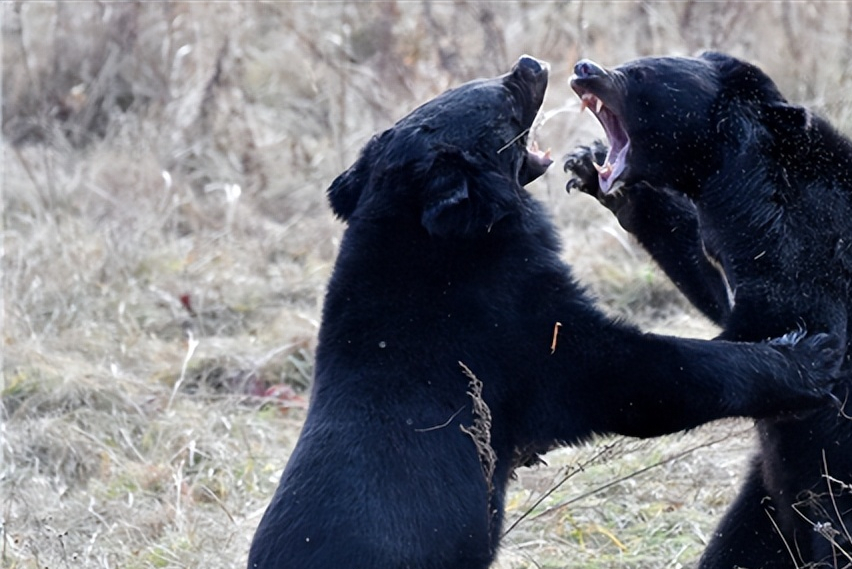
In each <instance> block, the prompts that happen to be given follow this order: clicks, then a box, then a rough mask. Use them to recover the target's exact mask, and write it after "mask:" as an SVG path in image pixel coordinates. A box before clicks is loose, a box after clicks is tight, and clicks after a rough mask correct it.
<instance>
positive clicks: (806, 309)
mask: <svg viewBox="0 0 852 569" xmlns="http://www.w3.org/2000/svg"><path fill="white" fill-rule="evenodd" d="M572 85H573V86H574V89H575V90H576V91H577V93H578V94H579V95H580V96H586V97H588V96H589V95H594V96H597V97H598V98H600V100H601V101H602V102H603V104H604V106H605V107H607V108H610V109H611V110H612V112H613V113H614V114H615V115H616V117H617V119H618V121H619V122H620V124H621V126H622V127H623V129H624V131H625V132H626V134H627V135H628V137H629V139H630V147H629V151H628V154H627V158H626V166H625V168H624V170H623V171H622V173H621V175H620V176H618V179H617V180H611V179H610V180H608V185H609V186H610V187H611V188H615V190H614V191H610V192H608V193H603V192H601V189H600V188H601V186H600V184H599V177H598V173H597V172H596V171H595V169H594V168H593V166H592V161H593V160H594V161H595V162H597V163H598V164H601V163H602V162H603V159H604V156H605V155H606V152H607V149H606V148H605V147H604V146H602V145H601V144H600V143H596V144H594V145H593V146H591V147H582V148H579V149H578V150H576V151H575V152H574V153H572V154H571V155H570V156H569V157H568V159H567V160H566V164H565V167H566V170H572V171H573V173H574V175H575V178H574V179H573V180H572V181H571V182H569V189H571V188H574V187H576V188H579V189H581V190H582V191H584V192H587V193H590V194H592V195H595V196H596V197H598V198H599V199H600V200H601V201H602V203H604V205H606V206H607V207H609V208H610V209H611V210H612V211H613V212H614V213H615V214H616V216H617V217H618V219H619V222H620V223H621V225H622V226H623V227H624V228H625V229H626V230H627V231H629V232H631V233H633V234H634V235H635V236H636V237H637V238H638V240H639V241H640V242H641V243H642V245H643V246H644V247H645V248H646V249H647V250H648V251H649V252H650V253H651V254H652V256H653V257H654V258H655V259H656V261H657V262H658V263H659V264H660V265H661V267H662V268H663V269H664V270H665V271H666V273H668V275H669V276H670V277H671V278H672V280H673V281H674V282H675V283H676V284H677V285H678V286H679V287H680V289H681V290H682V291H683V292H684V293H685V295H686V296H687V297H688V298H689V299H690V300H691V301H692V302H693V303H694V304H695V305H696V306H697V307H698V308H699V309H701V310H702V311H703V312H704V313H705V314H707V315H708V316H709V317H710V318H711V319H713V320H714V321H716V322H717V323H719V324H720V325H721V326H723V327H724V333H723V334H722V335H721V338H723V339H727V340H736V341H755V340H759V339H761V338H767V337H770V336H774V335H777V334H779V333H783V331H784V330H788V329H789V327H790V326H795V325H797V324H798V325H800V326H803V327H804V328H806V329H808V330H812V331H818V330H824V331H829V332H831V333H833V334H836V335H838V336H839V337H842V338H847V341H848V340H849V339H852V338H850V334H849V330H848V329H847V328H848V318H849V315H848V311H849V308H850V307H852V297H850V276H852V273H850V270H852V262H850V261H852V203H850V202H852V144H850V141H849V140H848V139H846V138H844V137H843V136H842V135H840V134H839V133H838V132H837V131H835V129H834V128H832V127H831V125H829V124H828V123H827V122H826V121H825V120H823V119H821V118H820V117H818V116H815V115H813V114H811V113H810V112H809V111H808V110H807V109H805V108H802V107H798V106H795V105H792V104H790V103H789V102H787V101H786V100H785V99H784V97H783V96H782V95H781V94H780V93H779V91H778V89H777V88H776V86H775V84H774V83H773V82H772V80H771V79H770V78H769V77H767V76H766V75H765V74H764V73H763V72H762V71H761V70H760V69H758V68H757V67H755V66H754V65H751V64H749V63H746V62H743V61H740V60H737V59H735V58H732V57H730V56H727V55H723V54H719V53H706V54H703V55H702V56H701V57H699V58H644V59H639V60H636V61H633V62H629V63H626V64H624V65H622V66H619V67H617V68H615V69H611V70H606V69H603V68H602V67H600V66H598V65H596V64H594V63H592V62H589V61H584V62H580V63H578V64H577V66H576V67H575V76H574V78H573V79H572ZM592 102H593V103H594V102H595V101H592ZM610 128H613V127H610ZM613 130H616V131H617V130H618V129H617V128H613ZM718 267H721V268H722V271H720V270H717V268H718ZM848 358H849V352H848V345H847V356H846V359H847V362H848ZM843 367H844V370H845V371H844V375H849V373H850V369H849V368H850V365H849V364H848V363H846V364H844V366H843ZM849 396H850V392H849V386H848V383H846V384H845V385H843V384H841V385H839V386H838V387H837V388H836V397H837V398H838V400H840V401H842V402H845V401H846V400H847V398H849ZM846 409H847V411H846V413H847V414H852V411H850V409H852V405H850V406H847V407H846ZM758 431H759V433H760V440H761V449H760V452H759V454H758V455H757V457H756V459H755V463H754V465H753V467H752V471H751V472H750V473H749V475H748V478H747V481H746V484H745V486H744V488H743V490H742V492H741V494H740V496H739V497H738V499H737V501H736V503H735V504H734V505H733V506H732V507H731V508H730V509H729V511H728V513H727V514H726V517H725V519H724V520H723V521H722V523H721V525H720V527H719V528H718V530H717V532H716V535H715V538H714V539H713V541H712V542H711V544H710V546H709V547H708V549H707V551H706V553H705V555H704V556H703V558H702V562H701V567H702V568H705V569H706V568H717V569H731V568H732V567H734V566H737V567H747V568H749V569H760V568H767V569H768V568H777V567H791V568H792V567H796V566H801V565H802V564H807V563H815V564H819V563H825V564H828V565H827V566H831V567H835V565H834V563H835V562H837V564H838V565H837V566H840V567H849V566H850V564H852V543H850V542H852V538H850V534H852V486H850V484H852V420H850V418H849V417H848V416H847V417H844V416H843V414H842V412H841V411H839V410H838V407H837V406H836V405H831V406H824V407H822V408H819V409H817V410H813V411H809V412H803V413H797V414H795V415H789V416H782V417H779V418H772V419H764V420H762V421H760V422H758ZM826 471H827V474H828V476H830V477H833V478H835V479H837V480H838V481H830V480H829V479H828V478H826V476H824V475H825V474H826ZM844 484H845V486H844ZM776 524H777V526H778V528H779V529H780V530H781V532H782V534H783V539H782V538H781V537H779V535H778V531H777V530H776V528H775V525H776ZM826 524H829V525H826ZM826 535H828V537H829V538H830V539H827V538H826ZM785 542H786V543H785ZM790 551H792V554H791V553H790ZM791 555H792V557H795V559H796V561H795V563H794V561H793V558H792V557H791Z"/></svg>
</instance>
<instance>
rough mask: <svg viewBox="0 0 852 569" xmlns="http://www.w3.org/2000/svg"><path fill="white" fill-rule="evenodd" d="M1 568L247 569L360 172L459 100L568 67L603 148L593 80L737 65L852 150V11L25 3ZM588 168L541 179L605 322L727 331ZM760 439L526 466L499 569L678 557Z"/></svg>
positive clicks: (594, 454) (289, 437)
mask: <svg viewBox="0 0 852 569" xmlns="http://www.w3.org/2000/svg"><path fill="white" fill-rule="evenodd" d="M0 10H2V12H0V17H2V20H1V21H0V25H2V51H3V74H2V121H3V123H2V124H3V146H2V149H3V156H2V188H3V227H2V231H3V258H2V274H3V289H2V290H3V304H2V306H3V350H2V354H3V355H2V364H3V365H2V370H3V384H2V407H0V413H2V430H0V444H2V457H3V462H2V470H0V472H2V477H0V515H2V544H1V545H0V548H1V549H0V556H1V557H2V566H3V567H6V568H9V569H23V568H32V569H37V568H38V569H41V568H50V569H65V568H76V567H86V568H88V567H92V568H95V567H97V568H114V567H121V568H143V567H144V568H179V567H181V568H182V567H205V568H232V567H242V566H244V563H245V556H246V552H247V549H248V545H249V541H250V539H251V536H252V534H253V531H254V528H255V526H256V524H257V523H258V521H259V519H260V515H261V513H262V512H263V509H264V508H265V506H266V504H267V502H268V500H269V498H270V497H271V495H272V493H273V490H274V488H275V486H276V483H277V479H278V477H279V475H280V473H281V470H282V468H283V467H284V464H285V463H286V461H287V457H288V455H289V453H290V450H291V449H292V446H293V444H294V442H295V440H296V437H297V436H298V433H299V428H300V425H301V421H302V419H303V418H304V409H305V406H306V404H307V399H308V387H309V386H310V382H311V374H312V367H313V353H314V346H315V336H316V332H317V327H318V320H319V318H320V309H321V303H322V295H323V291H324V286H325V282H326V280H327V278H328V276H329V273H330V269H331V266H332V263H333V261H334V257H335V251H336V247H337V243H338V239H339V237H340V235H341V232H342V229H343V227H342V224H341V223H339V222H337V221H335V220H334V219H333V217H332V215H331V213H330V212H329V209H328V208H327V207H326V204H325V195H324V191H325V189H326V187H327V186H328V184H329V183H330V182H331V180H332V179H333V178H334V177H335V176H336V175H337V174H338V173H339V172H340V171H341V170H342V169H343V168H345V167H346V166H348V165H349V164H350V163H351V161H352V160H353V159H354V157H355V156H356V153H357V151H358V149H359V148H360V146H361V145H362V144H363V143H365V142H366V140H367V139H368V138H369V137H370V135H371V134H373V133H375V132H376V131H379V130H381V129H384V128H386V127H388V126H390V125H391V124H392V123H393V122H394V121H395V120H396V119H397V118H399V117H401V116H403V115H404V114H405V113H406V112H407V111H409V110H410V109H412V108H413V107H415V106H416V105H418V104H419V103H421V102H423V101H425V100H427V99H429V98H431V97H432V96H434V95H436V94H438V93H440V92H441V91H443V90H444V89H445V88H447V87H449V86H452V85H456V84H458V83H461V82H463V81H466V80H468V79H472V78H474V77H479V76H489V75H495V74H498V73H502V72H505V71H506V70H508V69H509V67H510V66H511V64H512V63H513V62H514V60H515V59H516V58H517V57H518V56H519V55H520V54H522V53H529V54H531V55H534V56H536V57H539V58H542V59H546V60H548V61H550V63H551V65H552V76H551V77H552V79H551V87H550V90H549V92H548V96H547V99H546V101H545V105H544V110H545V113H546V114H545V115H544V116H545V119H546V120H544V121H543V124H542V125H541V127H540V128H539V129H538V131H537V138H538V140H539V142H540V144H541V146H543V147H550V148H552V152H553V154H554V156H555V157H556V158H557V159H558V158H559V157H560V156H562V155H563V154H564V153H565V152H567V151H568V150H569V149H571V148H573V146H574V145H576V144H578V143H580V142H585V141H589V140H591V139H592V138H593V137H595V136H600V134H601V131H600V129H599V127H598V125H597V123H596V121H594V119H592V118H591V115H588V114H586V115H580V114H579V113H578V112H577V111H578V110H579V104H578V101H577V100H576V97H574V96H573V94H572V93H571V92H570V89H569V88H568V86H567V83H566V81H567V79H568V77H569V76H570V73H571V68H572V65H573V63H574V62H575V61H576V60H577V59H578V58H580V57H591V58H593V59H595V60H596V61H599V62H601V63H604V64H607V65H614V64H617V63H620V62H621V61H624V60H626V59H630V58H633V57H637V56H641V55H649V54H680V55H688V54H693V53H696V52H697V51H699V50H701V49H705V48H713V49H719V50H723V51H727V52H730V53H733V54H734V55H738V56H741V57H744V58H747V59H749V60H752V61H755V62H757V63H759V64H760V65H761V66H762V67H763V68H764V69H765V70H766V71H767V72H768V73H769V74H770V75H772V76H773V77H774V78H775V79H776V80H777V82H778V83H779V85H780V87H781V88H782V90H783V91H784V93H785V94H786V95H787V96H788V97H789V98H790V99H792V100H794V101H796V102H800V103H803V104H807V105H809V106H811V107H813V108H814V109H815V110H817V111H818V112H821V113H823V114H824V115H826V116H828V117H829V118H830V119H832V120H833V121H834V122H835V124H837V125H838V126H839V127H840V128H841V129H843V130H845V131H846V132H852V95H850V93H852V63H850V62H852V6H850V3H849V2H828V1H813V2H764V3H761V2H733V1H718V2H698V1H684V2H669V3H657V2H613V3H604V2H591V1H586V2H567V3H556V2H509V1H505V2H474V1H466V0H456V1H454V2H437V1H432V2H430V1H426V0H421V1H408V2H402V1H397V2H361V3H354V2H350V3H346V2H319V1H317V2H283V1H282V2H266V3H261V2H219V3H206V2H157V3H154V2H107V1H103V2H72V1H50V2H35V1H25V2H3V3H2V5H0ZM565 182H566V177H565V175H564V174H562V172H561V168H560V167H559V163H558V162H557V164H556V165H555V167H554V168H552V169H551V171H550V172H548V174H547V175H546V176H545V177H544V178H543V179H541V180H539V181H536V182H535V183H534V184H532V185H531V186H530V188H529V189H530V191H531V192H532V193H533V194H534V195H535V196H537V197H538V198H539V199H541V200H542V201H544V202H545V203H546V204H547V206H548V207H549V209H550V210H551V211H552V213H553V216H554V218H555V220H556V221H557V223H558V224H559V226H560V228H561V232H562V236H563V239H564V244H565V258H566V259H567V260H568V261H569V262H570V263H571V264H572V265H573V266H574V268H575V271H576V275H577V277H578V278H579V279H580V280H581V281H582V282H584V283H586V284H587V285H588V286H589V288H590V289H591V290H592V291H593V292H594V293H595V295H596V296H597V298H598V300H599V304H600V306H601V307H602V308H604V309H605V310H607V311H608V312H610V313H612V314H615V315H619V316H622V317H624V318H627V319H629V320H632V321H634V322H636V323H638V324H639V325H641V326H642V327H643V328H645V329H649V330H655V331H665V332H668V333H673V334H680V335H686V336H699V337H711V336H712V335H713V334H714V333H715V330H714V329H713V327H712V326H711V325H709V324H708V323H707V322H706V321H705V320H703V319H701V318H700V317H699V316H698V315H697V313H696V312H695V311H694V310H692V309H691V308H690V307H689V306H688V305H687V303H686V302H685V301H684V300H683V299H682V298H681V297H680V296H679V295H678V293H677V292H676V291H675V290H674V288H673V287H672V286H671V285H670V284H669V282H668V281H667V280H666V279H665V277H664V276H663V275H662V274H661V273H660V272H659V271H658V270H657V269H656V268H655V266H654V265H653V264H652V263H651V262H650V261H649V260H648V258H647V257H646V256H644V255H643V253H642V252H641V251H640V250H639V248H638V246H637V245H636V244H635V243H633V242H631V241H630V239H629V238H627V237H626V235H625V234H624V233H623V232H621V230H620V229H619V227H618V225H617V223H616V222H615V221H614V220H613V219H611V218H610V216H609V215H608V214H605V213H604V211H603V210H602V208H601V207H600V206H599V205H598V204H597V203H595V201H594V200H592V199H591V198H589V197H587V196H583V195H577V194H572V195H567V194H566V193H565V192H564V191H563V188H564V185H565ZM751 448H752V438H751V434H750V425H749V423H748V422H747V421H729V422H720V423H716V424H713V425H708V426H706V427H705V428H702V429H698V430H696V431H693V432H690V433H687V434H682V435H676V436H671V437H665V438H661V439H655V440H651V441H636V440H631V439H623V438H617V439H605V440H600V441H596V442H595V443H594V444H589V445H586V446H583V447H580V448H575V449H563V450H559V451H555V452H552V453H550V454H549V455H547V457H546V459H547V462H548V465H547V466H541V467H537V468H534V469H521V470H520V471H519V472H518V476H517V481H516V482H515V483H514V484H513V486H512V488H511V490H510V495H509V503H508V512H507V530H509V531H508V533H507V535H506V537H505V539H504V545H503V548H502V550H501V553H500V557H499V560H498V562H497V567H499V568H501V569H520V568H557V567H604V568H605V567H631V568H645V567H647V568H652V567H653V568H678V567H687V566H690V565H691V564H692V563H693V562H694V561H695V560H696V559H697V557H698V555H700V552H701V550H702V547H703V545H704V544H705V543H706V540H707V536H708V535H709V533H710V532H711V531H712V528H713V526H714V524H715V522H716V520H717V519H718V518H719V516H720V514H721V512H722V511H724V509H725V507H726V505H727V504H728V502H729V500H730V499H731V498H732V496H733V495H734V493H735V492H736V488H737V484H738V477H739V473H740V472H741V471H742V470H743V468H744V465H745V464H746V461H747V460H748V456H749V454H750V449H751Z"/></svg>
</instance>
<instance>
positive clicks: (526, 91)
mask: <svg viewBox="0 0 852 569" xmlns="http://www.w3.org/2000/svg"><path fill="white" fill-rule="evenodd" d="M547 78H548V66H547V64H546V63H544V62H541V61H538V60H536V59H534V58H532V57H529V56H523V57H521V58H520V59H519V60H518V62H517V63H516V64H515V66H514V67H513V68H512V70H511V71H510V72H509V73H507V74H505V75H502V76H500V77H495V78H492V79H480V80H476V81H471V82H469V83H466V84H464V85H461V86H459V87H456V88H454V89H451V90H449V91H446V92H445V93H443V94H441V95H440V96H438V97H437V98H435V99H433V100H431V101H429V102H428V103H425V104H424V105H422V106H420V107H419V108H417V109H415V110H414V111H413V112H411V113H410V114H409V115H407V116H406V117H405V118H403V119H402V120H400V121H399V122H397V123H396V124H395V125H394V126H392V127H391V128H389V129H388V130H386V131H384V132H383V133H381V134H380V135H377V136H374V137H373V138H372V139H371V140H370V141H369V142H368V143H367V144H366V146H365V147H364V148H363V150H362V151H361V154H360V156H359V157H358V159H357V160H356V161H355V163H354V164H353V165H352V166H351V167H350V168H349V169H347V170H346V171H345V172H343V173H342V174H340V176H338V177H337V179H335V180H334V182H333V183H332V184H331V187H330V188H329V189H328V198H329V201H330V203H331V207H332V209H333V210H334V212H335V214H336V215H337V216H338V217H340V218H341V219H343V220H346V221H347V222H349V223H350V224H352V223H353V222H354V221H355V220H371V221H377V220H383V219H391V218H399V217H400V216H407V217H409V218H410V217H412V216H416V218H417V221H418V223H420V224H421V225H422V226H423V227H424V228H425V230H426V231H428V232H429V234H430V235H433V236H439V237H444V236H471V235H477V234H482V233H484V232H487V231H490V229H491V228H492V227H493V226H494V225H495V224H497V223H498V222H499V221H500V220H501V219H503V218H504V217H506V216H507V215H510V214H511V213H512V212H514V211H517V210H518V207H517V201H518V200H519V197H520V194H521V191H522V187H523V186H524V185H525V184H527V183H529V182H530V181H532V180H534V179H536V178H537V177H539V176H540V175H541V174H543V173H544V172H545V170H546V169H547V167H548V166H549V165H550V163H551V160H550V157H549V155H547V154H542V153H540V152H538V151H537V150H531V149H528V148H527V138H528V135H529V131H530V128H531V127H532V124H533V121H534V119H535V117H536V115H537V113H538V110H539V108H540V107H541V104H542V101H543V100H544V93H545V90H546V88H547ZM403 221H406V220H403ZM408 221H411V220H408Z"/></svg>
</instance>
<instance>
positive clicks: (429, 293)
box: [248, 57, 840, 569]
mask: <svg viewBox="0 0 852 569" xmlns="http://www.w3.org/2000/svg"><path fill="white" fill-rule="evenodd" d="M547 77H548V69H547V66H546V65H545V64H543V63H541V62H539V61H537V60H535V59H533V58H531V57H522V58H521V59H520V60H519V61H518V62H517V64H516V65H515V66H514V68H513V69H512V70H511V72H509V73H508V74H506V75H503V76H500V77H497V78H492V79H484V80H478V81H473V82H471V83H467V84H465V85H462V86H460V87H458V88H456V89H452V90H450V91H447V92H445V93H444V94H442V95H440V96H439V97H437V98H436V99H434V100H432V101H431V102H428V103H426V104H424V105H423V106H421V107H419V108H418V109H416V110H415V111H413V112H412V113H411V114H409V115H408V116H406V117H405V118H403V119H402V120H400V121H399V122H398V123H396V125H394V126H393V127H391V128H390V129H388V130H387V131H385V132H384V133H382V134H381V135H379V136H376V137H374V138H373V139H372V140H370V141H369V142H368V143H367V144H366V146H365V147H364V148H363V150H362V151H361V155H360V157H359V158H358V159H357V161H356V162H355V163H354V164H353V165H352V166H351V167H350V168H349V169H348V170H346V171H345V172H344V173H343V174H341V175H340V176H339V177H338V178H337V179H336V180H335V181H334V182H333V183H332V185H331V187H330V188H329V190H328V197H329V200H330V202H331V206H332V208H333V210H334V212H335V213H336V214H337V215H338V216H339V217H340V218H342V219H344V220H345V221H346V222H347V225H348V227H347V229H346V231H345V233H344V235H343V239H342V242H341V244H340V250H339V254H338V258H337V261H336V264H335V267H334V271H333V275H332V278H331V281H330V282H329V285H328V290H327V295H326V298H325V304H324V307H323V318H322V325H321V328H320V333H319V343H318V347H317V352H316V372H315V380H314V384H313V390H312V395H311V403H310V408H309V411H308V416H307V419H306V421H305V424H304V427H303V430H302V433H301V435H300V438H299V441H298V443H297V445H296V447H295V449H294V451H293V454H292V455H291V457H290V460H289V462H288V463H287V466H286V468H285V470H284V473H283V475H282V477H281V481H280V484H279V486H278V489H277V491H276V493H275V496H274V497H273V498H272V502H271V504H270V505H269V507H268V508H267V510H266V512H265V514H264V516H263V519H262V520H261V522H260V525H259V527H258V528H257V532H256V533H255V536H254V540H253V543H252V546H251V551H250V553H249V560H248V567H249V568H251V569H254V568H264V569H273V568H284V567H293V568H299V569H319V568H322V569H340V568H347V569H402V568H408V569H484V568H486V567H488V566H489V565H490V564H491V562H492V560H493V558H494V555H495V551H496V549H497V546H498V541H499V538H500V531H501V523H502V517H503V502H504V494H505V490H506V484H507V481H508V479H509V477H510V475H511V474H512V472H513V470H514V469H515V468H516V467H517V466H518V465H521V464H525V463H527V462H529V461H531V460H533V459H534V458H535V456H536V455H537V454H538V453H542V452H545V451H547V450H548V449H551V448H553V447H554V446H556V445H559V444H570V443H574V442H577V441H579V440H582V439H586V438H588V437H590V436H591V435H593V434H594V433H623V434H626V435H633V436H640V437H649V436H654V435H659V434H662V433H669V432H673V431H678V430H681V429H688V428H691V427H694V426H696V425H699V424H701V423H704V422H706V421H710V420H713V419H716V418H719V417H723V416H731V415H753V416H770V415H772V414H775V413H777V412H781V411H783V410H793V409H797V408H799V407H801V406H808V407H812V406H814V405H818V404H820V403H821V402H822V401H823V400H824V397H825V396H826V394H827V393H828V390H829V387H830V385H832V384H833V379H832V378H833V376H834V374H835V373H836V366H837V365H838V364H839V361H840V354H839V352H837V349H838V348H839V347H840V343H839V341H838V338H837V337H834V336H831V335H828V334H817V335H814V336H808V337H805V338H804V339H803V338H801V335H800V334H799V333H796V334H793V335H787V336H785V338H784V339H782V340H780V341H777V340H776V341H773V342H770V343H749V344H736V343H730V342H710V341H699V340H689V339H677V338H670V337H664V336H657V335H652V334H642V333H641V332H639V331H638V330H636V329H634V328H632V327H630V326H627V325H625V324H621V323H618V322H613V321H611V320H608V319H607V318H606V317H605V316H604V315H603V314H602V313H601V312H598V311H597V310H596V309H595V307H594V305H593V303H592V301H591V300H590V298H589V297H588V296H587V295H586V293H584V292H583V290H582V289H581V288H580V286H579V285H578V284H577V283H576V282H575V281H574V280H573V279H572V278H571V276H570V273H569V269H568V267H567V266H565V265H564V264H563V263H562V262H561V261H560V257H559V255H560V249H559V245H558V243H557V238H556V236H555V231H554V228H553V226H552V224H551V222H550V221H549V219H548V218H547V217H546V216H545V214H544V211H543V209H542V207H541V206H540V204H539V203H537V202H536V201H535V200H534V199H533V198H532V197H531V196H530V195H529V194H528V193H527V192H526V191H525V190H524V188H523V186H524V184H526V183H527V182H529V181H531V180H533V179H535V178H536V177H538V176H539V175H541V174H542V173H543V172H544V171H545V169H546V168H547V166H548V165H549V163H550V160H549V158H548V157H547V156H544V155H541V154H540V153H535V152H531V151H529V150H527V147H526V145H527V136H528V132H529V130H530V127H531V125H532V123H533V119H534V117H535V116H536V113H537V111H538V109H539V107H540V105H541V103H542V100H543V97H544V93H545V89H546V86H547ZM793 328H795V324H794V326H793Z"/></svg>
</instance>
